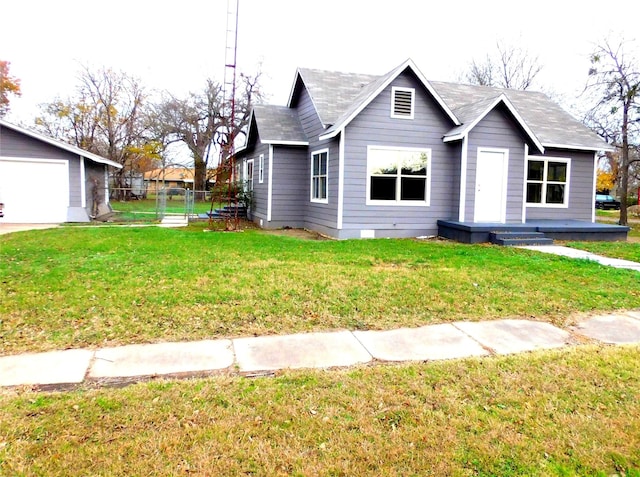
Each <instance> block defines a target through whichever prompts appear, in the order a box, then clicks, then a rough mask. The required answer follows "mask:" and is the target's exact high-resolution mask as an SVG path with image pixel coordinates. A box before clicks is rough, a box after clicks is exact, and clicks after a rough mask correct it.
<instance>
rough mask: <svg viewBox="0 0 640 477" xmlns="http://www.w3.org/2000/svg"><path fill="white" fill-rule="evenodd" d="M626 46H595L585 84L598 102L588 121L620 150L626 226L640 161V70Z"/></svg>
mask: <svg viewBox="0 0 640 477" xmlns="http://www.w3.org/2000/svg"><path fill="white" fill-rule="evenodd" d="M625 46H626V44H625V42H624V41H620V42H619V43H618V44H611V42H610V41H609V40H604V41H603V42H602V44H601V45H598V46H596V47H595V50H594V51H593V53H592V54H591V68H590V69H589V77H588V80H587V85H586V87H585V92H587V93H588V94H590V95H591V101H592V104H594V106H593V107H592V109H591V110H590V111H589V113H588V115H587V118H586V121H587V123H588V124H589V125H590V126H591V127H592V129H594V130H595V131H596V132H597V133H598V134H599V135H600V136H601V137H602V138H603V139H605V140H606V141H607V142H609V144H611V145H613V146H615V148H616V151H617V153H618V154H617V157H618V160H617V161H616V162H617V164H616V165H617V169H618V171H619V172H618V181H617V183H618V192H619V195H620V202H621V204H622V205H621V207H620V224H622V225H627V197H628V195H629V185H630V183H629V179H630V172H631V171H632V170H634V168H635V166H636V165H637V164H638V162H639V161H640V159H639V158H638V154H637V152H638V147H639V144H640V69H639V65H638V63H637V60H635V59H634V58H632V57H630V56H628V55H626V54H625ZM610 157H611V158H614V157H615V156H614V155H611V156H610Z"/></svg>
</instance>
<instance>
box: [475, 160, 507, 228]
mask: <svg viewBox="0 0 640 477" xmlns="http://www.w3.org/2000/svg"><path fill="white" fill-rule="evenodd" d="M508 164H509V151H508V150H507V149H481V148H478V160H477V165H476V197H475V212H474V219H473V221H474V222H497V223H504V222H505V220H506V211H507V167H508Z"/></svg>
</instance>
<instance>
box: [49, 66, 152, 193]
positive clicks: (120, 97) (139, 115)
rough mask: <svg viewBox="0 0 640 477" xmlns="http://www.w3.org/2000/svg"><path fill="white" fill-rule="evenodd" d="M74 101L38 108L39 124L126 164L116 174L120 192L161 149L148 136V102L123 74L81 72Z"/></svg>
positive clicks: (58, 135)
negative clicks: (145, 106) (146, 104)
mask: <svg viewBox="0 0 640 477" xmlns="http://www.w3.org/2000/svg"><path fill="white" fill-rule="evenodd" d="M79 79H80V83H79V85H78V87H77V91H76V93H75V95H74V96H72V97H70V98H67V99H64V100H62V99H56V100H54V101H53V102H51V103H46V104H42V105H40V109H41V111H42V114H41V115H40V116H39V117H37V118H36V125H37V126H38V127H39V128H40V129H41V130H43V131H44V132H46V133H47V134H49V135H52V136H54V137H57V138H59V139H62V140H65V141H67V142H69V143H71V144H74V145H76V146H78V147H80V148H82V149H86V150H87V151H90V152H93V153H94V154H99V155H101V156H103V157H107V158H109V159H111V160H112V161H115V162H117V163H119V164H122V165H123V166H124V167H123V169H120V170H117V171H115V176H114V177H115V182H116V187H118V188H125V187H126V186H127V180H126V179H127V177H130V176H131V175H132V174H135V173H138V172H142V171H144V170H146V169H148V168H149V167H150V165H149V162H150V161H153V160H156V159H157V158H158V157H159V155H160V154H161V152H162V144H160V143H159V142H158V141H155V140H154V139H153V138H152V137H150V136H149V135H148V132H149V130H148V125H147V122H146V114H145V110H144V103H145V100H146V98H147V95H146V92H145V90H144V88H143V87H142V86H141V85H140V83H139V82H138V80H137V79H135V78H132V77H131V76H128V75H127V74H125V73H122V72H116V71H114V70H111V69H108V68H103V69H99V70H96V71H92V70H90V69H89V68H88V67H86V66H85V67H83V69H82V71H81V74H80V78H79Z"/></svg>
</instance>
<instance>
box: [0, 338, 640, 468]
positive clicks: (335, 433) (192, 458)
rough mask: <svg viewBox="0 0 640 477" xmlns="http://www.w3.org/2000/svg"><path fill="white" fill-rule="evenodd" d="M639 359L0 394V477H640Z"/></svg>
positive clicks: (547, 356)
mask: <svg viewBox="0 0 640 477" xmlns="http://www.w3.org/2000/svg"><path fill="white" fill-rule="evenodd" d="M638 351H640V350H639V349H638V347H631V346H628V347H600V348H598V347H589V346H582V347H579V348H565V349H563V350H557V351H551V352H550V351H546V352H536V353H528V354H525V355H516V356H509V357H498V358H483V359H465V360H455V361H444V362H432V363H415V364H404V365H397V366H392V365H378V366H373V367H359V368H352V369H345V370H333V371H330V372H323V371H296V372H293V371H290V372H286V373H281V374H279V375H278V376H277V377H275V378H256V379H246V378H238V377H215V378H210V379H205V380H189V381H163V380H161V381H157V382H148V383H143V384H137V385H133V386H130V387H127V388H124V389H80V390H76V391H73V392H64V393H54V394H37V393H33V392H21V393H19V394H14V395H8V394H5V395H0V474H2V475H22V476H37V475H113V476H116V475H145V476H147V475H148V476H154V475H158V476H159V475H225V476H226V475H274V476H278V475H283V476H284V475H294V476H302V475H304V476H306V475H314V476H315V475H318V476H339V475H340V476H355V475H358V476H367V475H372V476H381V475H384V476H411V475H416V476H418V475H419V476H425V475H435V476H444V475H451V476H472V475H473V476H573V475H580V476H602V477H605V476H612V475H617V476H623V475H626V476H629V477H633V476H635V477H638V476H640V378H639V376H640V374H639V373H638V369H639V368H640V353H639V352H638Z"/></svg>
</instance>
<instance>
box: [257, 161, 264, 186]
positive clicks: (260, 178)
mask: <svg viewBox="0 0 640 477" xmlns="http://www.w3.org/2000/svg"><path fill="white" fill-rule="evenodd" d="M263 182H264V154H260V157H259V158H258V183H259V184H262V183H263Z"/></svg>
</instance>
